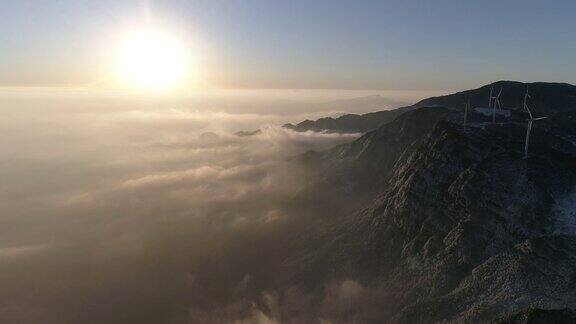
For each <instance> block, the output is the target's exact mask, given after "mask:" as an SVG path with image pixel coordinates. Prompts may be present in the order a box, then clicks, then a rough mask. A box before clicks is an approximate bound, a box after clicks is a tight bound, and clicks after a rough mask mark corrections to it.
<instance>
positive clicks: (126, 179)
mask: <svg viewBox="0 0 576 324" xmlns="http://www.w3.org/2000/svg"><path fill="white" fill-rule="evenodd" d="M9 99H10V100H8V99H6V98H4V100H3V101H1V102H0V109H1V110H2V118H0V132H1V135H0V150H1V151H2V158H1V159H0V205H1V206H2V208H1V211H0V287H2V289H0V322H5V323H80V322H81V323H104V322H106V323H224V322H238V323H242V322H244V323H275V322H277V321H279V320H280V319H287V318H288V319H290V318H291V320H292V321H293V322H298V321H303V320H304V321H310V320H313V321H315V322H320V321H321V320H324V321H328V319H330V318H339V317H342V316H344V315H346V314H354V313H355V310H357V308H358V307H359V305H360V304H363V303H365V300H364V299H366V298H368V297H367V296H368V295H369V294H373V293H374V292H373V291H372V292H367V290H366V289H365V288H364V287H363V286H362V285H361V284H359V283H358V282H355V281H353V280H343V281H334V282H327V283H326V284H325V285H324V286H323V287H324V288H323V289H322V290H321V291H320V292H317V291H316V292H311V291H305V290H302V289H301V288H298V287H296V286H294V287H292V286H290V285H281V284H278V285H276V286H275V284H273V283H272V281H273V280H272V279H270V280H269V279H267V278H269V277H272V274H270V273H269V272H271V271H275V270H274V269H276V268H277V265H278V263H281V262H283V257H284V256H283V255H276V254H274V253H271V252H270V250H271V249H274V248H278V249H280V245H281V244H282V242H281V241H282V239H281V238H282V235H283V233H284V232H285V231H288V230H287V228H290V227H294V226H301V225H294V224H302V222H304V221H297V222H295V221H294V219H295V218H298V217H301V215H299V214H298V213H294V212H293V210H294V209H291V208H290V207H289V205H290V203H291V201H292V199H293V197H294V196H296V195H298V193H299V192H301V191H302V190H304V189H305V188H306V186H307V185H308V184H309V182H310V176H309V174H307V172H308V171H306V170H305V169H303V168H301V167H299V166H298V164H296V163H294V162H293V160H294V159H293V158H294V157H295V156H298V155H299V154H302V153H304V152H306V151H308V150H323V149H327V148H330V147H332V146H334V145H338V144H341V143H345V142H349V141H352V140H354V139H355V138H357V137H358V136H359V134H344V135H343V134H323V133H314V132H305V133H297V132H293V131H290V130H287V129H284V128H282V127H279V126H277V125H279V124H281V123H282V122H287V121H298V120H299V119H300V118H302V117H303V116H302V115H301V114H299V115H294V116H289V115H288V116H287V115H286V114H285V112H284V113H283V114H282V115H275V114H261V113H250V112H243V113H237V114H235V113H233V112H230V111H227V112H222V111H202V112H201V111H196V110H191V109H188V108H186V107H183V106H182V105H174V106H167V107H163V104H165V103H152V104H151V103H149V102H122V104H118V105H116V106H114V109H112V108H110V106H109V105H103V104H102V103H101V102H98V101H96V102H95V101H94V100H95V99H91V100H87V99H86V98H84V99H81V100H80V99H78V100H74V101H70V100H55V99H54V98H48V99H47V98H46V97H40V98H31V99H21V98H20V97H17V96H15V97H10V98H9ZM257 128H260V129H261V130H262V132H261V133H260V134H258V135H255V136H246V137H240V136H236V135H234V132H235V131H237V130H241V129H246V130H251V129H257ZM287 206H288V207H287ZM264 250H267V252H266V253H264ZM263 255H265V256H267V257H266V258H265V259H263ZM312 305H314V306H312ZM312 307H313V309H312ZM343 314H344V315H343ZM299 316H300V317H299ZM302 316H304V317H302ZM342 318H344V317H342ZM349 319H350V318H349Z"/></svg>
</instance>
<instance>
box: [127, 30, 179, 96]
mask: <svg viewBox="0 0 576 324" xmlns="http://www.w3.org/2000/svg"><path fill="white" fill-rule="evenodd" d="M188 54H189V53H188V49H187V48H186V46H185V44H184V42H183V41H182V40H181V39H179V38H178V37H176V36H174V35H171V34H170V33H167V32H166V31H162V30H156V29H151V28H145V29H140V30H137V31H133V32H131V33H129V34H128V35H127V36H126V37H125V38H124V39H123V40H122V41H120V45H119V46H118V51H117V70H118V74H119V76H120V79H121V81H122V83H124V84H127V85H129V86H131V87H137V88H144V89H168V88H174V87H177V86H179V85H181V84H182V83H183V80H184V78H185V77H186V76H187V74H188V73H189V63H190V62H189V57H188Z"/></svg>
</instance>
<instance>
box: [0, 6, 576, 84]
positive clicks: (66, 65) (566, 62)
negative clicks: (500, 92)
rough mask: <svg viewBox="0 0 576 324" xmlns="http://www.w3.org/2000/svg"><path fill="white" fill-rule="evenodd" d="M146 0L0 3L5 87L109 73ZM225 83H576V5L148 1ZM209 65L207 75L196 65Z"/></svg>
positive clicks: (212, 80)
mask: <svg viewBox="0 0 576 324" xmlns="http://www.w3.org/2000/svg"><path fill="white" fill-rule="evenodd" d="M145 2H146V1H145V0H124V1H120V0H99V1H88V0H59V1H55V0H2V1H0V85H24V86H27V85H64V84H65V85H86V84H99V83H101V82H103V80H106V79H107V78H108V77H109V74H110V73H111V72H110V70H111V69H110V60H109V57H108V56H109V51H110V47H111V46H112V45H111V44H112V39H114V37H115V36H116V35H117V34H119V33H121V32H123V31H124V30H125V29H126V28H129V27H131V26H138V25H141V24H142V23H143V22H144V20H145V19H144V17H145V11H146V10H145V9H144V8H145V7H146V6H147V5H146V3H145ZM149 2H150V3H149V5H148V7H149V8H151V9H150V14H151V16H152V17H153V18H152V19H153V21H154V22H155V23H158V24H161V25H162V26H166V27H168V28H169V29H170V30H173V31H174V33H178V34H181V35H184V37H185V39H186V40H187V41H188V42H189V43H190V44H191V48H193V51H194V55H195V57H196V60H197V63H198V65H199V70H198V74H201V78H202V79H203V81H204V82H205V83H206V84H210V85H212V86H216V87H222V88H327V89H420V90H424V89H460V88H462V89H463V88H468V87H472V86H477V85H481V84H484V83H487V82H490V81H494V80H497V79H515V80H521V81H534V80H542V81H564V82H571V83H574V81H575V80H574V75H576V65H575V64H573V58H574V57H576V28H574V27H575V23H574V19H573V15H574V12H576V2H574V1H568V0H562V1H560V0H557V1H526V0H522V1H521V0H509V1H491V0H487V1H461V0H438V1H368V0H365V1H342V0H330V1H320V0H318V1H305V0H291V1H270V0H245V1H222V0H198V1H191V0H149ZM200 70H201V72H200Z"/></svg>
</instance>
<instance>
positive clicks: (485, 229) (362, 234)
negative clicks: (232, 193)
mask: <svg viewBox="0 0 576 324" xmlns="http://www.w3.org/2000/svg"><path fill="white" fill-rule="evenodd" d="M507 85H509V84H508V83H507ZM547 86H548V85H546V86H544V87H543V88H538V87H536V86H534V88H535V89H539V90H538V91H534V92H533V93H534V95H533V96H534V97H536V98H538V102H539V104H538V107H539V108H538V111H539V112H542V113H547V114H549V115H551V116H556V115H557V114H560V113H561V112H564V111H567V110H568V107H569V105H570V104H571V101H570V100H571V99H570V95H566V96H565V98H564V99H558V98H556V99H552V98H548V95H545V94H543V93H545V90H546V89H547V88H546V87H547ZM559 87H560V88H562V89H563V88H564V87H565V86H563V85H560V86H559ZM521 88H524V87H521V86H518V90H517V91H518V92H519V91H520V89H521ZM566 88H567V89H568V90H570V91H572V90H573V89H572V88H573V87H571V86H570V87H567V86H566ZM481 89H482V88H481ZM484 90H485V89H484ZM484 90H478V91H476V92H474V93H478V96H480V93H481V92H482V91H484ZM548 90H549V89H548ZM548 90H546V91H548ZM550 91H552V90H550ZM562 91H564V90H562ZM570 91H568V93H571V92H570ZM511 93H512V91H511ZM552 93H555V92H553V91H552ZM562 93H563V92H562ZM468 95H469V94H466V93H464V94H457V95H453V96H452V97H450V96H448V97H442V98H440V99H434V100H430V101H429V102H426V103H430V102H441V101H444V102H445V103H446V104H447V105H448V104H450V102H454V103H456V102H457V101H461V99H462V98H464V97H466V96H468ZM554 95H555V94H554ZM509 100H510V101H513V100H515V99H514V98H513V97H512V96H511V97H510V98H509ZM548 105H550V106H548ZM551 105H555V106H551ZM549 107H553V108H549ZM460 118H461V112H459V111H457V110H454V109H448V108H441V107H422V108H419V109H414V110H413V111H410V112H406V113H405V114H403V115H401V116H400V117H398V118H397V119H396V120H395V121H393V122H391V123H388V124H385V125H383V126H381V127H379V128H378V129H376V130H375V131H372V132H369V133H367V134H366V135H364V136H363V137H361V138H359V139H358V140H356V141H354V142H352V143H350V144H346V145H342V146H340V147H337V148H334V149H332V150H330V151H327V152H322V153H309V154H307V155H306V157H305V160H306V162H307V163H309V164H317V165H318V166H319V167H320V169H322V170H323V171H322V173H323V175H324V176H323V179H324V183H325V186H324V188H323V189H324V190H331V189H330V188H345V190H341V192H339V193H338V194H339V195H340V197H341V198H340V199H345V197H346V196H348V197H349V199H355V198H354V197H356V193H358V192H362V193H363V195H362V198H361V201H362V205H363V206H361V207H359V208H358V211H357V212H354V213H351V214H350V215H348V216H347V217H343V218H342V219H339V220H338V222H340V224H339V225H336V226H334V225H332V226H331V228H332V229H331V230H329V231H325V233H323V238H322V239H316V242H321V243H315V244H310V245H308V244H306V243H302V244H301V245H302V247H303V249H304V250H305V253H302V255H301V256H300V257H297V258H296V259H295V260H292V264H298V265H299V267H302V264H305V265H306V266H304V267H303V268H304V269H310V270H303V271H302V273H303V274H302V276H303V277H307V276H308V277H309V278H311V279H310V280H309V281H310V282H313V281H314V280H318V274H317V272H318V271H319V269H326V268H328V269H332V271H331V276H335V277H341V278H354V279H355V280H359V281H361V282H364V283H365V284H366V285H368V286H377V287H381V288H382V290H383V291H386V295H387V298H386V300H388V302H386V303H385V305H384V304H383V305H382V307H385V308H387V310H386V314H388V315H387V316H388V317H387V318H386V319H387V320H388V321H391V322H398V323H432V322H442V321H449V322H488V321H496V320H498V319H501V318H503V317H505V316H508V315H511V314H515V313H518V312H523V311H528V310H530V309H535V308H540V309H545V310H549V309H563V308H574V307H576V236H574V234H575V233H576V232H570V231H568V232H566V231H564V232H560V231H559V230H558V229H559V227H558V226H557V225H558V223H560V222H563V221H565V218H567V217H573V216H574V215H572V214H566V213H565V211H561V212H559V211H558V210H559V209H558V208H557V206H558V204H559V202H560V201H562V200H563V199H565V197H567V196H570V195H572V194H573V192H574V190H575V186H576V150H575V149H574V145H573V144H572V143H571V142H570V141H569V138H570V136H571V130H565V129H564V128H557V129H554V128H553V127H550V125H551V124H550V123H549V124H546V125H541V127H537V128H536V129H535V130H534V133H533V142H532V146H531V155H530V157H529V158H528V159H524V158H523V155H522V147H523V146H522V145H523V140H524V134H525V125H524V124H523V123H522V122H521V121H514V122H509V123H503V124H498V125H490V124H489V125H480V124H477V125H475V126H472V127H469V128H468V129H466V130H464V129H463V128H462V127H461V126H460V125H459V124H458V123H459V120H460ZM551 119H552V121H554V120H555V119H553V118H551ZM333 190H336V189H333ZM572 208H573V209H576V204H575V205H574V206H573V207H572ZM312 231H316V229H313V230H312ZM311 236H312V235H311ZM306 246H312V247H311V248H308V249H306V248H305V247H306ZM390 300H392V301H393V302H390ZM364 320H365V321H366V322H378V320H382V318H378V319H376V318H372V319H370V318H365V319H364Z"/></svg>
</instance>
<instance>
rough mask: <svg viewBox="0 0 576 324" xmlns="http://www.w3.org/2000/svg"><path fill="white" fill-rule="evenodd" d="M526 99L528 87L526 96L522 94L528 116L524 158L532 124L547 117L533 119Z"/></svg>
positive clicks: (528, 96)
mask: <svg viewBox="0 0 576 324" xmlns="http://www.w3.org/2000/svg"><path fill="white" fill-rule="evenodd" d="M528 98H531V97H530V94H528V87H526V94H524V109H525V110H526V111H527V112H528V115H529V116H530V119H528V127H527V128H526V142H525V143H524V158H527V157H528V145H529V143H530V132H531V131H532V123H534V122H535V121H537V120H542V119H545V118H548V117H536V118H534V116H532V112H531V111H530V108H529V107H528Z"/></svg>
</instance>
